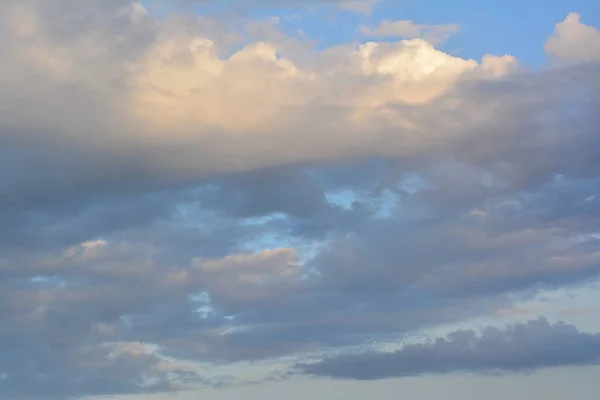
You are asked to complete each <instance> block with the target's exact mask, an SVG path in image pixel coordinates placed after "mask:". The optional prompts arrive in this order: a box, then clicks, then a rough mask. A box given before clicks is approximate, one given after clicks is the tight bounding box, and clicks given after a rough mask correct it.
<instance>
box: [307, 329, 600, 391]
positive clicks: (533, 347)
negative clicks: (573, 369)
mask: <svg viewBox="0 0 600 400" xmlns="http://www.w3.org/2000/svg"><path fill="white" fill-rule="evenodd" d="M599 362H600V334H589V333H583V332H580V331H578V330H577V328H575V327H574V326H573V325H567V324H564V323H562V322H559V323H555V324H549V323H548V321H546V320H545V319H544V318H539V319H537V320H532V321H528V322H526V323H517V324H515V325H511V326H507V327H506V328H505V329H498V328H494V327H488V328H485V329H484V330H483V331H482V333H481V335H477V333H476V332H474V331H455V332H452V333H450V334H448V336H447V337H446V338H438V339H435V340H433V341H430V342H428V343H423V344H407V345H404V346H403V347H402V349H401V350H398V351H396V352H393V353H363V354H356V355H344V356H336V357H333V358H328V359H324V360H322V361H320V362H318V363H315V364H306V365H300V366H299V367H298V368H299V369H300V370H301V371H303V372H305V373H308V374H312V375H318V376H326V377H332V378H349V379H383V378H391V377H406V376H416V375H423V374H443V373H451V372H475V373H497V372H524V371H532V370H536V369H540V368H547V367H559V366H573V365H596V364H598V363H599Z"/></svg>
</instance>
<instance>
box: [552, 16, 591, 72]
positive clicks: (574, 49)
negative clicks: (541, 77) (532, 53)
mask: <svg viewBox="0 0 600 400" xmlns="http://www.w3.org/2000/svg"><path fill="white" fill-rule="evenodd" d="M544 50H546V53H548V54H549V55H551V56H553V57H557V58H559V59H564V60H567V61H594V60H595V61H598V60H600V30H598V29H597V28H595V27H593V26H590V25H586V24H585V23H583V22H581V15H580V14H579V13H576V12H572V13H569V15H567V17H566V18H565V20H564V21H562V22H559V23H557V24H556V26H555V28H554V32H553V33H552V35H551V36H550V37H549V38H548V40H547V41H546V43H545V45H544Z"/></svg>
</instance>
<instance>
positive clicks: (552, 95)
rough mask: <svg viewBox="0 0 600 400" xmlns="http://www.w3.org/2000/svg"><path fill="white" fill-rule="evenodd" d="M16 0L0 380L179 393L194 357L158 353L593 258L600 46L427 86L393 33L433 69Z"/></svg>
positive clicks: (265, 346) (390, 49)
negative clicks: (403, 69) (186, 363)
mask: <svg viewBox="0 0 600 400" xmlns="http://www.w3.org/2000/svg"><path fill="white" fill-rule="evenodd" d="M18 3H19V4H21V7H22V8H20V9H19V8H14V7H12V6H14V5H15V4H17V2H5V3H2V5H0V7H1V8H2V9H1V11H2V13H1V14H2V15H3V16H5V15H8V16H9V17H10V18H13V17H14V18H13V20H14V21H18V22H19V24H17V25H14V24H12V25H11V23H9V22H10V21H9V20H6V23H5V24H0V25H1V26H2V28H1V29H3V30H4V31H3V34H2V35H0V38H1V40H0V51H1V52H2V53H1V54H2V56H3V57H2V59H3V60H5V62H3V63H2V65H1V66H0V83H2V85H3V91H2V93H0V250H1V251H0V254H1V255H0V320H1V321H2V324H1V326H0V353H1V354H6V355H7V356H6V357H5V358H3V359H2V361H0V377H2V378H0V379H2V384H3V386H2V389H1V390H4V392H2V391H0V395H2V397H3V398H5V397H6V398H11V396H12V398H50V397H51V396H52V395H54V396H55V397H56V398H69V397H73V396H79V395H84V394H88V395H93V394H103V393H107V388H106V386H107V385H106V382H107V381H108V380H114V381H115V382H114V385H113V386H112V389H111V390H112V393H115V394H118V393H132V392H136V391H140V392H144V391H153V390H154V391H160V390H167V389H173V390H176V388H177V386H176V383H177V382H178V380H186V381H189V379H190V376H189V374H188V372H185V371H179V372H178V371H177V370H175V372H173V374H174V375H175V376H171V375H169V374H168V373H166V372H164V371H165V369H164V368H166V367H165V366H164V364H162V363H164V358H163V357H162V356H163V355H173V356H177V357H181V358H184V359H191V360H192V361H200V362H213V361H219V362H222V361H227V362H231V361H239V360H257V359H265V358H270V357H279V356H283V355H297V354H299V353H302V352H307V351H320V350H322V349H330V348H339V347H340V346H346V345H360V344H364V343H368V342H369V341H371V340H373V339H374V338H379V337H388V336H389V335H399V336H402V335H404V334H406V333H409V332H412V331H414V330H416V329H421V328H425V327H435V326H437V325H438V324H441V323H446V322H456V321H459V320H464V319H467V318H470V317H474V316H478V315H485V314H488V313H490V312H491V311H493V310H494V309H496V308H498V307H501V306H509V305H510V302H511V300H510V298H511V296H510V295H512V294H514V293H515V292H517V293H519V294H520V295H522V296H526V295H528V294H529V293H531V291H532V290H535V289H537V288H540V287H542V288H543V287H561V286H566V285H571V284H576V283H579V282H582V281H585V280H587V279H592V278H594V277H596V276H597V273H598V265H599V264H598V261H599V256H598V239H597V238H596V237H595V236H594V235H593V234H595V233H597V232H596V230H597V227H598V222H599V221H598V218H599V217H600V215H599V211H600V206H599V204H600V203H599V201H598V199H597V198H596V197H594V196H595V195H596V193H597V192H598V184H599V181H598V174H597V171H598V170H599V169H598V162H599V160H600V154H598V149H599V148H600V146H597V134H596V130H597V128H596V127H597V126H600V120H599V119H598V118H599V115H598V113H597V112H596V110H597V109H598V106H599V104H600V101H599V96H600V87H599V86H598V82H597V80H595V79H594V78H595V77H596V76H597V75H598V72H599V70H600V65H598V64H597V63H587V64H577V65H569V66H566V67H562V68H557V69H549V70H544V71H537V72H527V71H519V72H518V73H514V74H512V75H507V76H504V77H503V78H501V79H500V78H499V79H487V78H486V79H483V78H481V77H480V76H479V75H478V74H481V73H483V72H482V69H483V67H482V66H481V65H480V66H479V67H477V68H480V69H479V70H476V71H471V72H472V74H469V73H467V72H465V75H464V76H461V78H460V79H458V81H456V82H454V81H452V82H454V84H452V85H450V86H449V88H448V89H447V90H445V91H444V90H442V91H441V92H440V93H439V94H438V95H437V96H434V97H433V98H432V99H430V100H429V101H428V102H425V103H419V101H420V100H419V101H417V100H415V98H417V99H420V98H419V96H421V94H422V93H423V92H427V91H428V90H429V89H431V87H430V86H428V85H426V86H427V87H419V86H418V85H417V84H415V83H414V82H408V83H407V82H404V81H400V83H398V81H397V79H399V78H398V77H390V76H388V75H385V74H379V73H370V74H366V73H365V72H364V70H363V69H364V68H366V67H365V65H367V64H368V65H374V66H375V67H377V68H380V69H381V68H383V67H382V65H384V64H385V62H392V61H394V55H395V54H396V53H397V54H400V55H402V56H406V57H409V59H410V60H411V61H410V62H409V63H408V64H407V65H413V64H414V65H416V67H415V68H414V71H412V70H411V71H412V72H415V73H420V71H421V70H420V69H419V64H418V59H413V58H410V57H412V56H414V53H415V48H413V47H410V46H408V45H406V43H404V44H402V43H401V44H389V43H388V44H386V45H385V46H382V48H381V49H379V50H377V51H376V52H375V54H374V55H373V56H372V57H371V58H361V57H363V56H359V55H358V51H357V50H356V49H354V48H352V47H351V46H341V47H339V48H333V49H327V50H325V51H320V50H319V51H317V50H314V49H311V50H309V51H307V53H308V54H309V56H310V61H311V62H308V63H301V62H299V63H298V65H296V66H294V68H296V69H293V68H291V67H290V66H289V64H286V62H284V61H283V60H281V59H280V58H277V57H274V58H269V57H270V56H269V51H270V49H269V48H266V47H263V48H260V47H259V48H258V50H257V49H254V50H252V49H250V50H244V51H240V52H238V53H236V55H235V57H232V58H231V59H227V62H225V61H226V59H225V58H222V57H221V58H218V57H217V56H215V55H214V54H212V53H210V51H208V50H206V48H205V47H203V46H205V45H207V43H208V42H206V41H202V40H199V39H210V40H214V42H215V43H222V42H225V43H229V44H231V43H232V42H235V40H236V39H235V37H234V38H233V39H231V38H230V37H229V36H228V35H230V34H231V35H232V36H235V35H236V34H239V32H223V30H226V29H224V28H223V27H222V26H221V27H219V28H220V29H221V28H222V29H221V30H219V29H216V28H215V25H217V24H216V23H215V21H212V24H211V23H206V24H205V22H207V21H208V19H201V20H196V19H195V18H191V17H190V18H186V17H185V16H182V15H179V16H178V17H176V18H175V17H173V18H175V19H169V18H167V20H166V21H159V20H156V19H153V18H152V17H151V16H149V15H145V14H144V13H143V12H141V11H140V9H139V8H138V9H136V8H135V7H133V8H132V6H131V3H130V2H127V1H117V0H114V1H112V0H111V1H96V2H81V1H75V0H73V1H64V2H58V3H56V4H55V3H53V2H52V3H51V2H46V1H33V0H29V1H23V2H18ZM15 10H16V11H15ZM13 12H16V14H11V13H13ZM29 12H31V13H29ZM207 26H208V27H209V28H210V29H209V28H207ZM213 28H214V29H215V31H214V32H213V31H212V29H213ZM236 37H237V36H236ZM228 41H229V42H228ZM275 42H276V43H275V44H274V46H280V47H285V46H284V44H287V43H288V42H286V41H285V40H281V41H277V40H276V41H275ZM415 43H416V45H418V46H424V45H423V44H422V43H420V42H414V43H413V44H415ZM419 43H420V44H419ZM209 47H210V46H209ZM307 47H310V46H307ZM292 48H295V47H293V46H292ZM418 49H419V50H421V51H426V52H429V53H428V54H430V55H432V56H436V57H437V56H440V54H438V53H435V52H434V50H433V49H429V48H427V47H418ZM46 50H47V51H46ZM205 50H206V51H205ZM229 50H230V49H229V48H227V46H225V49H223V48H219V49H217V50H215V54H221V52H225V53H226V52H227V51H229ZM284 50H285V49H284ZM363 50H365V49H364V48H363ZM286 53H288V54H289V57H291V58H290V60H291V61H290V63H292V62H293V61H294V58H293V56H294V54H293V53H294V52H291V51H287V52H286ZM397 54H396V55H397ZM304 56H306V54H303V56H302V57H304ZM302 57H300V58H302ZM440 57H442V56H440ZM381 60H383V61H385V62H380V61H381ZM442 61H444V62H446V61H448V60H447V59H446V58H443V57H442ZM448 62H449V63H450V64H452V63H453V62H456V63H458V64H460V65H465V64H464V63H466V62H467V61H465V60H458V59H453V61H452V62H450V61H448ZM215 65H217V66H218V65H225V67H224V68H223V70H222V72H221V74H222V76H216V77H214V79H213V80H212V81H210V82H209V83H206V82H204V81H201V80H200V81H196V79H199V77H205V76H211V75H210V74H211V73H213V72H214V71H213V72H211V71H212V70H211V68H212V67H214V66H215ZM307 65H310V67H308V66H307ZM452 65H453V64H452ZM375 67H374V68H375ZM215 68H216V67H215ZM286 68H290V69H286ZM383 69H385V68H383ZM156 71H159V72H160V71H167V72H169V74H171V75H169V74H167V75H164V76H163V75H161V74H160V73H157V72H156ZM282 71H284V72H285V71H287V72H285V73H283V72H282ZM290 71H291V72H290ZM298 71H299V72H298ZM438 72H439V76H437V75H436V79H437V80H436V79H433V80H432V82H436V83H435V84H433V83H432V86H435V87H436V88H437V86H436V85H437V83H438V82H437V81H438V80H441V81H443V82H446V79H447V78H448V77H447V76H446V75H444V74H445V72H444V71H441V72H440V71H438ZM153 74H157V75H153ZM302 74H306V75H307V76H310V77H313V78H314V77H316V78H315V79H316V81H315V80H314V79H313V78H310V79H305V76H304V75H302ZM180 76H181V77H183V78H182V79H181V81H180V80H179V79H175V78H176V77H180ZM142 78H143V79H142ZM438 78H439V79H438ZM450 78H452V79H454V78H455V77H454V75H452V76H451V77H450ZM450 78H448V79H450ZM452 79H450V80H452ZM273 82H275V83H276V84H273ZM315 82H316V83H315ZM180 84H181V87H179V86H178V85H180ZM188 84H189V85H188ZM236 85H240V86H239V87H238V86H236ZM394 85H398V86H394ZM415 85H417V86H415ZM442 86H443V85H442ZM244 87H245V88H250V89H248V91H249V92H248V93H247V98H245V92H244V90H241V89H239V88H244ZM390 88H392V89H390ZM398 93H401V94H402V95H403V96H404V95H406V97H401V98H396V97H394V96H395V95H396V94H398ZM157 98H158V100H157V102H158V104H159V105H160V106H159V107H156V108H153V107H152V104H153V103H152V101H154V100H156V99H157ZM206 99H210V101H207V100H206ZM273 99H274V100H273ZM259 100H260V101H259ZM263 100H264V104H263ZM271 100H272V101H273V103H269V101H271ZM421 100H422V99H421ZM363 101H366V102H367V103H366V104H367V105H365V103H363ZM415 101H416V103H415ZM147 102H148V103H147ZM371 102H372V103H371ZM169 104H171V105H173V104H174V106H173V107H170V106H169ZM207 104H216V105H217V106H215V107H216V108H215V109H205V108H202V107H205V106H206V105H207ZM274 104H275V105H277V107H273V105H274ZM282 104H284V105H285V106H282ZM372 104H378V106H377V107H373V106H372ZM180 110H188V111H190V110H191V112H189V113H187V112H184V115H179V114H178V112H179V111H180ZM265 110H266V111H265ZM373 110H375V111H373ZM272 111H273V112H274V114H272V113H271V112H272ZM379 111H381V114H379ZM371 112H373V113H374V114H369V113H371ZM140 113H141V116H140ZM201 113H204V114H203V115H202V118H196V117H197V116H198V115H200V114H201ZM365 113H366V114H367V115H366V116H365ZM273 115H275V117H273ZM261 118H262V119H261ZM165 121H166V123H165ZM411 127H412V128H411ZM552 329H553V330H554V329H555V328H552ZM140 342H142V343H151V344H153V345H155V346H156V347H157V350H156V351H147V352H144V351H140V350H139V348H138V347H136V346H137V344H139V343H140ZM119 346H121V347H119ZM123 346H124V347H123ZM128 346H129V347H128ZM115 348H117V349H118V348H133V349H137V350H135V351H133V352H132V351H129V352H127V351H125V352H124V353H123V354H122V355H121V356H120V357H116V358H107V356H106V354H105V353H106V352H107V351H108V352H109V353H110V351H112V350H114V349H115ZM107 349H112V350H107ZM4 360H6V362H4ZM173 368H175V367H173ZM7 371H9V372H7ZM10 371H12V372H10ZM82 371H88V372H85V373H84V372H82ZM5 375H6V376H5ZM29 376H36V377H38V378H39V381H36V382H37V383H35V384H31V385H29V384H28V383H27V382H28V380H26V379H25V378H24V377H29ZM144 376H146V377H148V376H149V377H151V378H152V379H153V380H152V382H153V383H152V384H149V385H144V384H142V382H141V379H142V378H141V377H144ZM72 377H77V378H76V379H75V380H70V378H72ZM192 378H193V379H194V380H196V381H197V382H198V383H200V384H203V383H210V382H206V380H204V379H203V378H201V377H198V376H195V375H194V376H192Z"/></svg>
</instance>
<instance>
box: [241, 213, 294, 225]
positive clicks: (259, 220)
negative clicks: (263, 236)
mask: <svg viewBox="0 0 600 400" xmlns="http://www.w3.org/2000/svg"><path fill="white" fill-rule="evenodd" d="M287 219H288V216H287V215H285V214H284V213H281V212H276V213H272V214H268V215H261V216H258V217H250V218H245V219H243V220H242V221H240V225H242V226H264V225H268V224H270V223H271V222H273V221H285V220H287Z"/></svg>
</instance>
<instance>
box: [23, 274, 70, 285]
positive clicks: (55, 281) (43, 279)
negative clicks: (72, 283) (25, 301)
mask: <svg viewBox="0 0 600 400" xmlns="http://www.w3.org/2000/svg"><path fill="white" fill-rule="evenodd" d="M29 282H30V283H33V284H36V285H44V286H55V287H59V288H65V287H67V284H68V282H67V281H66V280H64V279H61V278H59V277H58V276H54V275H52V276H49V275H38V276H34V277H32V278H29Z"/></svg>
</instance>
